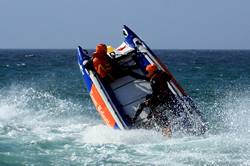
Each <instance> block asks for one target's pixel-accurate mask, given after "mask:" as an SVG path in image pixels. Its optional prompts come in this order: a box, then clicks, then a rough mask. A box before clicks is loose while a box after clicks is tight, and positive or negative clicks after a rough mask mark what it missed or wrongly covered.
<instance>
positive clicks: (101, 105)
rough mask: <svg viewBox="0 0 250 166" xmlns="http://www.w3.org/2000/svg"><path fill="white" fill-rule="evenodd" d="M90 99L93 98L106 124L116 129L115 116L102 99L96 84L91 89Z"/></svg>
mask: <svg viewBox="0 0 250 166" xmlns="http://www.w3.org/2000/svg"><path fill="white" fill-rule="evenodd" d="M90 97H91V99H92V101H93V103H94V105H95V107H96V110H97V111H98V112H99V114H100V115H101V117H102V119H103V120H104V122H105V123H106V124H107V125H108V126H110V127H112V128H114V127H115V119H114V118H113V116H112V115H111V113H110V112H109V109H108V107H107V105H106V104H105V102H104V100H103V99H102V97H101V95H100V94H99V92H98V91H97V89H96V87H95V85H94V84H93V85H92V87H91V91H90Z"/></svg>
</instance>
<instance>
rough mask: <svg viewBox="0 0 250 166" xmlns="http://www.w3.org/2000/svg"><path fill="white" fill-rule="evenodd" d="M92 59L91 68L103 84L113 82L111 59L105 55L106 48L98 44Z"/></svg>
mask: <svg viewBox="0 0 250 166" xmlns="http://www.w3.org/2000/svg"><path fill="white" fill-rule="evenodd" d="M92 58H93V60H92V62H93V66H94V68H95V71H96V72H97V73H98V75H99V76H100V78H101V79H102V80H103V81H104V82H112V81H114V75H113V74H114V69H113V66H112V63H111V61H112V59H111V58H110V57H109V56H108V55H107V46H106V45H105V44H98V45H97V46H96V51H95V52H94V53H93V56H92Z"/></svg>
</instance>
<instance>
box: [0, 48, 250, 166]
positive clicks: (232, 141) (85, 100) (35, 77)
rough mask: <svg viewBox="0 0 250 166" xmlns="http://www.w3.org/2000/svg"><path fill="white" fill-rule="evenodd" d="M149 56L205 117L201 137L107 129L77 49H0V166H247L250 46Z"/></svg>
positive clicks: (249, 154)
mask: <svg viewBox="0 0 250 166" xmlns="http://www.w3.org/2000/svg"><path fill="white" fill-rule="evenodd" d="M155 53H156V54H157V55H158V56H159V57H160V59H161V60H162V61H163V62H164V63H165V64H166V65H167V66H168V68H169V69H170V71H171V72H172V73H173V75H174V76H175V77H176V79H177V81H178V82H179V83H180V84H181V85H182V86H183V88H184V89H185V90H186V92H187V93H188V94H189V95H190V96H191V97H192V98H193V99H194V101H195V103H196V104H197V106H198V108H199V109H200V110H201V112H202V113H203V115H204V117H205V119H206V120H207V121H208V123H209V131H208V132H207V133H206V134H205V135H204V136H188V135H178V134H177V135H175V134H174V135H173V138H170V139H168V138H165V137H164V136H162V135H161V134H160V133H157V132H155V131H147V130H130V131H121V130H113V129H110V128H108V127H106V126H105V125H104V123H103V122H102V120H101V118H100V117H99V115H98V113H97V112H96V110H95V108H94V106H93V104H92V102H91V100H90V98H89V96H88V94H87V92H86V89H85V87H84V84H83V80H82V76H81V73H80V70H79V67H78V64H77V60H76V50H25V49H23V50H0V165H1V166H2V165H3V166H5V165H178V166H179V165H197V166H200V165H206V166H208V165H226V166H228V165H231V166H236V165H245V166H247V165H250V51H247V50H225V51H224V50H155Z"/></svg>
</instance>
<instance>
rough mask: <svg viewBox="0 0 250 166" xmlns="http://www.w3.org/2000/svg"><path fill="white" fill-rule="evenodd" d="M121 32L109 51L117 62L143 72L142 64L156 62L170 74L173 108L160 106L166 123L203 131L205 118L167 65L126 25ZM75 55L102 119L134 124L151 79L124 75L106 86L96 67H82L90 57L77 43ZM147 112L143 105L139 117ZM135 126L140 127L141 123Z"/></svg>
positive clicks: (117, 124)
mask: <svg viewBox="0 0 250 166" xmlns="http://www.w3.org/2000/svg"><path fill="white" fill-rule="evenodd" d="M123 35H124V42H123V43H122V44H121V45H120V46H119V47H118V48H116V49H115V50H114V51H112V52H109V54H110V55H111V56H113V57H114V56H115V60H116V62H117V63H118V64H119V65H121V66H126V67H129V66H135V65H136V66H137V67H136V68H133V69H131V70H133V72H136V73H138V74H141V75H144V76H146V74H147V73H146V71H145V68H146V66H147V65H149V64H155V65H156V66H157V67H158V69H160V70H163V71H165V72H166V73H168V74H169V75H170V76H171V80H170V81H169V82H168V87H169V89H170V90H171V92H172V94H173V96H174V98H175V100H176V101H177V102H175V103H176V106H175V107H172V108H171V109H172V110H170V109H169V107H165V108H164V107H163V108H159V109H161V110H160V111H161V112H163V113H165V115H164V114H162V115H163V116H168V121H169V122H165V123H170V125H171V128H172V130H179V129H182V130H183V129H184V131H186V132H189V133H192V134H197V135H199V134H203V133H204V132H205V131H206V123H205V121H204V120H203V119H202V116H201V114H200V112H199V110H198V109H197V108H196V106H195V105H194V103H193V101H192V99H191V98H190V97H189V96H188V95H187V94H186V93H185V91H184V90H183V88H182V87H181V86H180V85H179V84H178V83H177V81H176V79H175V78H174V77H173V75H172V74H171V73H170V71H169V70H168V68H167V66H166V65H164V64H163V63H162V62H161V61H160V60H159V59H158V57H157V56H156V55H155V54H154V53H153V52H152V51H151V50H150V48H149V47H148V46H147V45H146V44H145V42H143V41H142V40H141V39H140V38H139V37H138V36H137V35H136V34H135V33H134V32H133V31H132V30H131V29H129V28H128V27H127V26H125V25H124V28H123ZM77 57H78V64H79V67H80V70H81V72H82V76H83V79H84V82H85V85H86V87H87V91H88V92H89V95H90V97H91V99H92V101H93V103H94V105H95V107H96V110H97V111H98V112H99V114H100V115H101V117H102V119H103V120H104V122H105V123H106V124H107V125H108V126H110V127H112V128H116V129H122V130H123V129H132V128H136V123H135V124H134V123H132V122H131V121H130V120H129V119H133V118H134V116H135V114H136V111H137V109H138V105H139V104H140V103H142V102H143V101H145V99H146V96H147V95H148V94H151V93H152V89H151V86H150V82H149V81H146V80H141V79H136V78H134V77H132V76H130V75H123V76H122V77H120V78H118V79H117V80H115V81H114V82H112V83H110V85H108V87H106V86H107V85H105V84H103V82H102V80H100V78H99V76H98V74H97V73H96V72H95V71H93V70H88V69H87V68H85V66H84V63H83V62H84V61H85V60H88V59H90V57H89V56H88V55H87V52H86V51H84V50H83V49H82V48H81V47H80V46H79V47H78V50H77ZM176 112H178V113H176ZM148 114H149V109H145V110H144V111H143V112H142V113H141V114H140V116H139V117H138V121H147V115H148ZM128 117H129V118H128ZM163 119H164V118H163ZM163 123H164V122H163ZM138 126H140V127H141V125H138ZM138 126H137V127H138ZM140 127H139V128H140Z"/></svg>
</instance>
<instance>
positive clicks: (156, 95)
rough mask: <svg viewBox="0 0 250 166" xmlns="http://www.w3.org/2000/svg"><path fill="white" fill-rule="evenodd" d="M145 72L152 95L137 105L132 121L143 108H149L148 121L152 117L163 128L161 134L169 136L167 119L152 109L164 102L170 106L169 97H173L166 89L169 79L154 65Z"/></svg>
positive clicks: (169, 129) (149, 66)
mask: <svg viewBox="0 0 250 166" xmlns="http://www.w3.org/2000/svg"><path fill="white" fill-rule="evenodd" d="M146 71H147V72H148V75H147V77H148V78H149V79H150V85H151V88H152V94H150V95H148V96H147V97H146V100H145V101H144V102H143V103H141V104H140V105H139V108H138V109H137V111H136V114H135V116H134V118H133V120H132V121H133V122H135V121H136V119H137V117H138V116H139V115H140V113H141V112H142V111H143V109H144V108H145V107H150V108H151V110H152V111H151V112H150V113H149V115H148V119H151V118H152V116H154V117H155V120H156V123H159V125H160V126H161V127H162V128H163V129H162V132H163V134H164V135H167V136H170V135H171V128H170V127H169V124H168V119H167V117H164V116H162V115H161V112H158V111H156V110H154V108H155V107H156V106H158V105H159V104H160V103H164V102H165V103H167V104H168V105H169V104H170V102H171V100H172V99H171V97H172V96H173V95H172V92H171V91H170V89H169V88H168V83H167V82H168V81H170V80H171V77H170V76H169V75H168V74H167V73H166V72H163V71H162V70H158V68H157V66H156V65H155V64H150V65H148V66H147V67H146ZM162 119H165V120H164V123H163V124H162V121H161V120H162Z"/></svg>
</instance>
